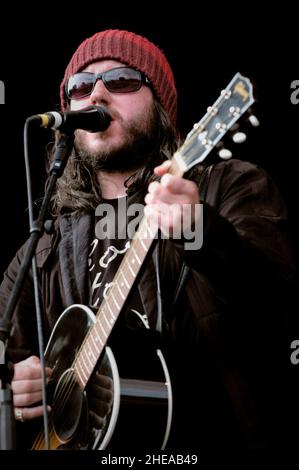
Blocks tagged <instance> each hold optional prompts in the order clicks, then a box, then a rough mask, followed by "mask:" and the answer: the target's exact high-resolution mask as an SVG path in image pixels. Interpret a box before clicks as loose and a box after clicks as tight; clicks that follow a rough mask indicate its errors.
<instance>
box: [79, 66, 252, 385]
mask: <svg viewBox="0 0 299 470" xmlns="http://www.w3.org/2000/svg"><path fill="white" fill-rule="evenodd" d="M253 102H254V98H253V94H252V84H251V83H250V81H249V80H248V79H247V78H246V77H243V76H242V75H241V74H240V73H236V75H235V76H234V77H233V78H232V80H231V81H230V82H229V84H228V86H227V87H226V89H225V90H222V92H221V94H220V96H219V97H218V99H217V100H216V101H215V103H214V104H213V105H212V106H211V107H209V108H208V111H207V113H206V114H205V115H204V116H203V118H202V119H201V120H200V121H199V122H198V123H196V124H195V125H194V126H193V129H192V130H191V131H190V132H189V134H188V135H187V138H186V140H185V142H184V143H183V145H182V146H181V147H180V148H179V149H178V151H177V152H175V154H174V156H173V158H172V160H171V166H170V168H169V169H168V173H170V174H174V175H179V176H183V174H184V173H185V172H186V171H187V170H189V169H190V168H192V167H193V166H194V165H196V164H199V163H201V162H203V161H204V159H205V158H206V157H207V155H208V154H209V153H210V152H211V150H212V149H213V148H214V147H215V146H216V144H217V143H218V142H219V141H220V140H221V139H222V137H223V136H224V135H225V134H226V132H227V131H228V130H229V129H230V128H231V127H232V126H233V124H235V123H236V121H237V120H238V119H239V118H240V117H241V116H242V115H243V114H244V113H245V111H246V110H247V109H248V108H249V106H250V105H251V104H252V103H253ZM157 234H158V228H157V227H153V226H152V225H151V226H149V225H148V223H147V221H146V219H145V218H143V219H142V221H141V222H140V225H139V228H138V230H137V232H136V234H135V236H134V238H133V240H132V243H131V247H130V249H129V250H128V251H127V252H126V254H125V256H124V258H123V260H122V262H121V264H120V267H119V268H118V270H117V272H116V275H115V277H114V279H113V283H112V286H111V287H110V289H109V291H108V294H107V296H106V297H105V299H104V300H103V301H102V303H101V306H100V308H99V309H98V312H97V315H96V322H95V324H94V325H93V326H92V328H91V329H90V331H89V333H88V334H87V336H86V338H85V340H84V342H83V343H82V346H81V348H80V351H79V353H78V355H77V358H76V360H75V361H74V364H73V367H74V370H75V372H76V375H77V380H78V383H79V384H80V386H81V387H82V389H83V388H84V387H85V386H86V384H87V382H88V380H89V378H90V376H91V374H92V372H93V370H94V368H95V366H96V364H97V362H98V359H99V357H100V355H101V353H102V351H103V349H104V347H105V345H106V343H107V339H108V338H109V336H110V334H111V331H112V329H113V327H114V325H115V322H116V320H117V319H118V316H119V314H120V312H121V310H122V308H123V306H124V304H125V301H126V299H127V297H128V295H129V293H130V291H131V288H132V286H133V284H134V282H135V280H136V278H137V275H138V273H139V271H140V269H141V266H142V264H143V262H144V260H145V258H146V255H147V254H148V251H149V249H150V247H151V245H152V243H153V240H154V239H155V237H156V236H157Z"/></svg>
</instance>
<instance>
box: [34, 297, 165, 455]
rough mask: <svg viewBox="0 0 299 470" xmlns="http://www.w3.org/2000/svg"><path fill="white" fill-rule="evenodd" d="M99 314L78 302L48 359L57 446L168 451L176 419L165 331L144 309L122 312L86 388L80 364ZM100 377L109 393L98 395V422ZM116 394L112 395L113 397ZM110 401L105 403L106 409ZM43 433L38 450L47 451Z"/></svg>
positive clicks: (61, 323)
mask: <svg viewBox="0 0 299 470" xmlns="http://www.w3.org/2000/svg"><path fill="white" fill-rule="evenodd" d="M95 321H96V317H95V315H94V313H93V311H92V310H91V309H90V308H88V307H86V306H84V305H79V304H75V305H72V306H70V307H69V308H67V309H66V310H65V311H64V312H63V313H62V315H61V316H60V318H59V319H58V321H57V323H56V325H55V327H54V329H53V332H52V335H51V338H50V340H49V343H48V346H47V349H46V352H45V359H46V365H47V366H48V367H51V368H52V370H53V372H52V375H51V381H50V383H49V385H48V395H49V398H50V400H49V401H50V403H51V405H52V411H51V413H50V414H49V438H50V449H52V450H54V449H106V448H108V449H109V450H119V449H122V448H123V449H124V448H126V449H128V448H131V449H135V450H136V449H138V450H142V449H147V448H148V449H149V448H152V449H164V447H165V445H166V443H167V440H168V436H169V432H170V426H171V419H172V393H171V385H170V378H169V374H168V370H167V366H166V363H165V360H164V357H163V355H162V353H161V350H160V349H159V344H158V341H159V335H158V333H157V332H155V331H153V330H151V329H149V328H148V326H147V324H146V322H145V321H144V319H143V318H142V317H141V315H140V314H139V313H138V312H134V311H130V312H128V313H127V314H126V315H123V316H120V318H119V320H118V322H117V323H116V325H115V328H114V330H113V332H112V334H111V336H110V338H109V342H108V345H107V346H106V347H105V348H104V350H103V353H102V354H101V356H100V358H99V360H98V362H97V365H96V368H95V370H94V372H93V375H92V376H91V377H90V380H89V382H88V384H87V386H86V387H85V388H84V389H82V387H81V386H80V384H79V382H78V381H77V380H76V374H75V372H74V368H73V364H74V361H75V359H76V357H77V356H78V354H79V353H80V348H81V346H82V343H83V342H84V340H85V337H86V335H87V333H88V331H89V330H90V328H91V327H92V326H93V325H94V323H95ZM95 374H100V376H102V377H103V376H104V377H105V379H106V380H107V377H108V378H109V379H108V382H109V384H110V393H109V394H108V396H109V397H108V398H107V396H106V395H107V394H104V395H103V396H102V394H101V390H99V397H98V401H96V403H98V404H99V406H98V411H96V413H95V414H96V415H97V414H98V419H97V420H94V419H91V413H90V411H92V412H93V414H94V410H90V409H89V403H92V398H94V397H91V396H89V394H90V393H91V389H93V390H94V388H92V387H90V390H89V385H92V382H93V378H94V377H95ZM110 396H111V397H112V398H110ZM103 405H104V406H103ZM44 448H45V441H44V433H43V431H41V433H40V434H39V436H38V437H37V438H36V440H35V442H34V444H33V449H44Z"/></svg>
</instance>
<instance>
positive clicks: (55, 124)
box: [27, 106, 111, 134]
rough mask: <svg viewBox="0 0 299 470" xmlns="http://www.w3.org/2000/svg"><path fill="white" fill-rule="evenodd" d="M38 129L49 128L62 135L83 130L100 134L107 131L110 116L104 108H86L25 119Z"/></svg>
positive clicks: (51, 112) (37, 115) (48, 113)
mask: <svg viewBox="0 0 299 470" xmlns="http://www.w3.org/2000/svg"><path fill="white" fill-rule="evenodd" d="M27 121H29V122H33V123H35V124H37V125H38V126H39V127H46V128H51V129H54V130H59V131H61V132H64V133H66V134H67V133H70V132H74V131H75V130H76V129H83V130H85V131H88V132H102V131H105V130H106V129H108V127H109V125H110V122H111V116H110V114H109V112H108V111H107V109H106V108H104V107H100V106H88V107H87V108H84V109H81V110H79V111H66V112H64V113H62V112H59V111H50V112H47V113H44V114H36V115H34V116H31V117H29V118H28V119H27Z"/></svg>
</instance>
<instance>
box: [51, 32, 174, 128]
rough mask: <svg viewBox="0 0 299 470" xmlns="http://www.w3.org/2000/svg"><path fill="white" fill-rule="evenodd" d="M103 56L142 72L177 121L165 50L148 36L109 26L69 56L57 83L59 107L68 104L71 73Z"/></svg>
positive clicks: (171, 81) (64, 106)
mask: <svg viewBox="0 0 299 470" xmlns="http://www.w3.org/2000/svg"><path fill="white" fill-rule="evenodd" d="M102 59H115V60H119V61H120V62H122V63H124V64H126V65H128V66H130V67H134V68H136V69H137V70H139V71H140V72H142V73H144V74H145V75H146V76H147V78H148V79H149V80H150V82H151V84H152V86H153V89H154V91H155V93H156V97H157V98H158V100H159V101H160V103H161V105H162V106H163V108H164V110H165V111H166V112H167V113H168V115H169V117H170V119H171V121H172V123H173V124H174V125H175V123H176V114H177V91H176V86H175V81H174V77H173V73H172V70H171V68H170V65H169V63H168V61H167V59H166V57H165V55H164V53H163V52H162V51H161V50H160V49H159V48H158V47H157V46H155V45H154V44H153V43H152V42H150V41H149V40H148V39H146V38H144V37H142V36H140V35H138V34H135V33H131V32H129V31H121V30H117V29H109V30H106V31H101V32H99V33H96V34H94V35H93V36H91V37H90V38H87V39H86V40H85V41H83V42H82V43H81V44H80V46H79V47H78V49H77V50H76V52H75V53H74V55H73V56H72V58H71V60H70V62H69V64H68V66H67V68H66V70H65V74H64V78H63V81H62V83H61V86H60V101H61V108H62V110H65V109H66V107H67V99H66V95H65V83H66V82H67V80H68V79H69V77H70V76H71V75H73V74H74V73H77V72H79V71H80V70H82V69H84V68H85V67H87V65H89V64H91V63H92V62H95V61H97V60H102Z"/></svg>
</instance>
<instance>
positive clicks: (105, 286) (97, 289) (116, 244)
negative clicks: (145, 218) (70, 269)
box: [88, 194, 144, 315]
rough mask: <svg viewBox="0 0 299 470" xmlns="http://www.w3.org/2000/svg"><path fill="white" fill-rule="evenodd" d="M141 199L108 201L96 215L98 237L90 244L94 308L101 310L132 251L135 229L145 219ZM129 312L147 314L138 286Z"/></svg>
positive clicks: (127, 198)
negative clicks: (127, 254) (118, 271)
mask: <svg viewBox="0 0 299 470" xmlns="http://www.w3.org/2000/svg"><path fill="white" fill-rule="evenodd" d="M141 197H142V196H141V195H140V194H139V195H138V194H137V195H136V194H135V195H133V196H124V197H121V198H118V199H105V200H103V201H102V202H101V204H100V205H99V206H98V207H97V209H96V212H95V224H94V236H93V238H92V241H91V244H90V251H89V257H88V268H89V275H90V302H89V303H90V305H92V306H93V307H99V306H100V304H101V302H102V300H103V298H105V296H106V295H107V293H108V290H109V288H110V287H111V286H112V285H113V279H114V276H115V274H116V272H117V269H118V267H119V265H120V263H121V261H122V259H123V257H124V255H125V253H126V252H127V251H128V250H129V249H130V246H131V239H132V236H133V235H134V229H137V227H138V224H139V222H140V220H141V217H142V215H143V204H141V203H140V202H138V199H139V200H142V199H141ZM128 307H129V308H133V309H135V310H138V311H139V312H140V313H141V314H142V315H143V314H144V312H143V308H142V303H141V299H140V295H139V293H138V289H136V286H134V287H133V289H132V290H131V292H130V295H129V305H128Z"/></svg>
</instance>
